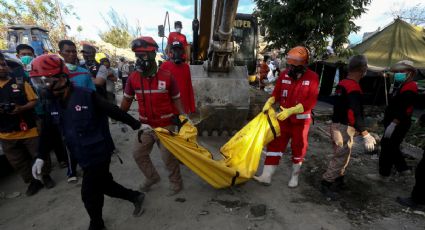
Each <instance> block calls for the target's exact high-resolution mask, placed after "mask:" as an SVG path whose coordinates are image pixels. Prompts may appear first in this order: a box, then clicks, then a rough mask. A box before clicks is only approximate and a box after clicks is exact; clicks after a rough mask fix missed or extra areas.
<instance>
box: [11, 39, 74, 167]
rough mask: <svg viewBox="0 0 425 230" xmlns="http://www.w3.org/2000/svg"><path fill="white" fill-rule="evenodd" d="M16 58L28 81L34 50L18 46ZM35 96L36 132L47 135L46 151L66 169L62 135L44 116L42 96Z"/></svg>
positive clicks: (66, 160)
mask: <svg viewBox="0 0 425 230" xmlns="http://www.w3.org/2000/svg"><path fill="white" fill-rule="evenodd" d="M16 56H17V57H18V58H19V59H21V61H22V63H23V64H24V67H25V76H26V78H27V79H28V81H29V72H30V71H31V62H32V60H33V59H34V57H35V54H34V49H33V48H32V47H31V46H29V45H27V44H20V45H18V46H17V47H16ZM30 83H31V82H30ZM35 90H37V89H35ZM37 94H38V96H39V98H38V101H37V105H36V106H35V108H34V110H35V113H36V114H37V118H38V119H37V127H38V132H39V134H40V136H41V135H48V139H49V140H50V141H49V142H48V143H47V145H48V147H47V146H46V151H49V152H50V151H51V150H53V151H54V152H55V155H56V159H57V161H58V162H59V166H60V167H61V168H66V167H68V163H67V162H68V158H67V152H66V148H65V144H64V142H63V140H62V135H61V134H60V131H59V129H58V127H57V126H55V125H53V124H52V123H51V120H50V119H49V115H48V114H46V111H45V106H46V105H45V104H46V103H47V100H46V99H45V98H44V97H43V95H40V92H37ZM39 151H40V150H39Z"/></svg>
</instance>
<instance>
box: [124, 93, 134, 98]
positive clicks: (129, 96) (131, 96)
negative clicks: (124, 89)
mask: <svg viewBox="0 0 425 230" xmlns="http://www.w3.org/2000/svg"><path fill="white" fill-rule="evenodd" d="M124 97H126V98H134V95H128V94H126V93H124Z"/></svg>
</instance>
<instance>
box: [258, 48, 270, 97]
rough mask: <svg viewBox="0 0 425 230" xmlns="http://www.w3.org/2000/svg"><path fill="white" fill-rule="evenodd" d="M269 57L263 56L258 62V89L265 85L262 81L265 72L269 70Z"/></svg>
mask: <svg viewBox="0 0 425 230" xmlns="http://www.w3.org/2000/svg"><path fill="white" fill-rule="evenodd" d="M269 58H270V57H269V56H264V59H263V61H262V62H261V63H260V72H259V74H260V78H259V80H258V84H259V86H260V89H262V90H263V89H264V88H265V85H266V84H265V83H264V82H263V81H264V80H266V79H267V74H268V73H269V72H270V68H269V65H268V63H267V62H268V60H269Z"/></svg>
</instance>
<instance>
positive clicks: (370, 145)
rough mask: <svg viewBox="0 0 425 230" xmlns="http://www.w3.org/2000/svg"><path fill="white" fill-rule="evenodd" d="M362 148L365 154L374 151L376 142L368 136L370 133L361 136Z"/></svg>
mask: <svg viewBox="0 0 425 230" xmlns="http://www.w3.org/2000/svg"><path fill="white" fill-rule="evenodd" d="M363 142H364V148H365V149H366V151H367V152H372V151H373V150H375V145H376V140H375V138H373V137H372V135H370V133H368V134H366V135H364V136H363Z"/></svg>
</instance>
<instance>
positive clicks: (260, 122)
mask: <svg viewBox="0 0 425 230" xmlns="http://www.w3.org/2000/svg"><path fill="white" fill-rule="evenodd" d="M275 117H276V116H275V112H274V110H269V111H268V114H264V113H260V114H258V115H257V116H256V117H255V118H254V119H253V120H252V121H250V122H249V123H248V124H247V125H246V126H245V127H243V128H242V129H241V130H240V131H239V132H237V133H236V134H235V135H234V136H233V137H232V138H231V139H230V140H229V141H228V142H227V143H226V144H225V145H224V146H223V147H221V149H220V152H221V153H222V155H223V157H224V159H222V160H214V159H212V155H211V153H210V152H209V151H208V150H207V149H206V148H204V147H202V146H200V145H199V144H198V143H197V141H196V135H197V132H196V127H194V126H193V125H191V124H189V123H185V124H184V125H183V127H182V128H181V129H180V132H179V133H178V134H176V133H172V132H170V131H168V130H166V129H162V128H156V129H155V133H156V135H157V136H158V138H159V139H160V141H161V144H163V145H164V146H165V147H166V148H167V149H168V150H169V151H170V152H171V153H172V154H173V155H174V156H175V157H176V158H177V159H179V160H180V161H181V162H182V163H183V164H185V165H186V166H187V167H188V168H190V169H191V170H192V171H193V172H195V173H196V174H197V175H198V176H200V177H201V178H202V179H204V180H205V181H206V182H208V183H209V184H210V185H212V186H213V187H214V188H226V187H230V186H232V185H234V184H240V183H243V182H245V181H247V180H249V179H250V178H252V177H253V176H254V174H255V172H256V171H257V168H258V164H259V162H260V157H261V151H262V148H263V146H264V145H266V144H267V143H269V142H270V141H272V140H273V139H274V138H275V135H276V136H279V135H280V129H279V124H278V121H277V120H276V118H275ZM270 125H272V126H273V129H272V128H271V126H270ZM273 131H274V132H275V134H273Z"/></svg>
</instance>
